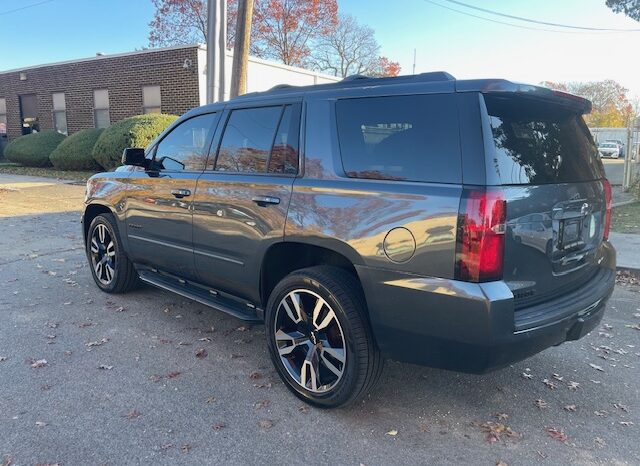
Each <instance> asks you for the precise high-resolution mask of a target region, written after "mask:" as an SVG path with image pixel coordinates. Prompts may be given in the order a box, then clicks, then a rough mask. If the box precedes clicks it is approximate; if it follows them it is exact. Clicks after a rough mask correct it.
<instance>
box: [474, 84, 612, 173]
mask: <svg viewBox="0 0 640 466" xmlns="http://www.w3.org/2000/svg"><path fill="white" fill-rule="evenodd" d="M484 101H485V103H486V106H487V111H488V114H489V125H490V130H491V136H492V138H493V147H492V149H491V150H490V151H489V154H488V158H489V159H490V161H489V167H488V169H489V170H495V172H496V174H497V177H498V180H497V183H498V184H548V183H572V182H580V181H591V180H597V179H600V178H603V177H604V168H603V166H602V162H601V161H600V158H599V157H598V149H597V147H596V145H595V143H594V142H593V138H592V137H591V133H590V132H589V129H588V128H587V125H586V124H585V123H584V120H583V119H582V115H579V114H577V113H575V112H573V111H571V110H569V109H566V108H564V107H562V106H560V105H554V104H550V103H548V102H541V101H536V100H534V99H530V98H524V97H497V96H489V95H485V96H484ZM485 130H487V128H485Z"/></svg>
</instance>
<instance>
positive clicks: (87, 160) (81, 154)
mask: <svg viewBox="0 0 640 466" xmlns="http://www.w3.org/2000/svg"><path fill="white" fill-rule="evenodd" d="M102 131H103V129H102V128H90V129H83V130H82V131H78V132H77V133H74V134H72V135H71V136H69V137H68V138H66V139H65V140H64V141H62V142H61V143H60V145H59V146H58V147H56V149H55V150H54V151H53V152H52V153H51V155H50V156H49V160H51V163H52V164H53V166H54V167H55V168H57V169H58V170H98V169H100V165H98V164H97V163H96V161H95V160H93V155H92V152H93V146H95V144H96V141H97V140H98V137H100V134H102Z"/></svg>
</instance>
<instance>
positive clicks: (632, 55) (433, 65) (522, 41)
mask: <svg viewBox="0 0 640 466" xmlns="http://www.w3.org/2000/svg"><path fill="white" fill-rule="evenodd" d="M42 1H43V0H20V1H13V0H0V44H2V47H0V49H1V50H2V51H1V52H0V70H6V69H13V68H19V67H21V66H28V65H37V64H41V63H49V62H55V61H61V60H69V59H74V58H83V57H88V56H92V55H95V53H96V52H105V53H118V52H126V51H131V50H133V49H135V48H140V47H142V46H145V45H147V36H148V23H149V21H150V20H151V18H152V16H153V6H152V5H151V1H150V0H47V1H45V2H44V3H40V2H42ZM433 1H434V2H436V3H440V4H442V5H446V6H448V7H451V8H454V9H457V10H460V11H464V12H467V13H470V14H475V15H478V16H483V17H486V18H490V19H495V20H498V21H504V22H509V23H513V24H519V25H522V26H527V27H532V28H538V29H543V28H547V27H545V26H540V25H534V24H530V23H523V22H519V21H515V20H511V19H506V18H500V17H496V16H492V15H489V14H486V13H481V12H478V11H473V10H470V9H466V8H464V7H462V6H456V5H453V4H451V3H447V2H446V0H433ZM462 1H464V2H465V3H469V4H473V5H477V6H481V7H483V8H487V9H492V10H497V11H501V12H503V13H507V14H511V15H516V16H523V17H528V18H532V19H536V20H541V21H546V22H555V23H564V24H571V25H578V26H587V27H598V28H621V29H629V28H637V29H640V23H639V22H636V21H633V20H630V19H628V18H626V17H624V16H623V15H616V14H614V13H612V12H611V11H610V10H609V9H608V8H607V7H606V6H605V0H553V1H552V0H537V1H532V0H512V1H510V2H505V1H502V0H462ZM38 3H40V4H38ZM338 3H339V7H340V11H341V12H344V13H348V14H351V15H353V16H355V17H356V18H357V19H358V21H360V22H361V23H363V24H367V25H369V26H371V27H372V28H373V29H374V30H375V31H376V37H377V39H378V41H379V42H380V44H381V45H382V47H383V53H384V54H385V55H387V56H388V57H389V58H391V59H393V60H397V61H399V62H400V64H401V65H402V70H403V73H410V72H411V70H412V64H413V50H414V48H415V49H416V51H417V60H416V72H424V71H433V70H445V71H448V72H450V73H451V74H453V75H454V76H456V77H457V78H480V77H497V78H507V79H512V80H518V81H523V82H529V83H538V82H540V81H543V80H550V81H590V80H602V79H615V80H616V81H618V82H620V83H621V84H623V85H624V86H625V87H627V88H628V89H630V91H631V94H633V95H635V96H637V97H640V53H638V50H640V48H639V45H640V32H633V33H603V32H589V33H582V32H575V31H574V32H572V33H559V32H550V31H543V30H531V29H522V28H517V27H512V26H508V25H502V24H497V23H493V22H489V21H485V20H482V19H479V18H473V17H470V16H466V15H464V14H461V13H457V12H453V11H450V10H447V9H445V8H442V7H440V6H437V5H434V4H433V3H429V2H428V1H426V0H386V1H373V0H338ZM31 4H37V5H36V6H33V7H31V8H25V9H23V10H19V11H14V12H9V13H5V12H7V11H9V10H13V9H15V8H20V7H23V6H28V5H31Z"/></svg>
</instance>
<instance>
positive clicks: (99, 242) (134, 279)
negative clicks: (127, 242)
mask: <svg viewBox="0 0 640 466" xmlns="http://www.w3.org/2000/svg"><path fill="white" fill-rule="evenodd" d="M86 252H87V258H88V259H89V266H90V268H91V275H92V276H93V280H94V281H95V282H96V285H98V287H99V288H100V289H101V290H102V291H104V292H106V293H126V292H127V291H130V290H132V289H134V288H135V287H136V286H137V285H138V273H137V272H136V270H135V269H134V267H133V264H132V263H131V261H130V260H129V258H128V257H127V255H126V254H125V252H124V250H123V248H122V241H121V240H120V235H119V233H118V227H117V224H116V220H115V218H114V216H113V215H112V214H100V215H98V216H96V218H94V219H93V221H92V222H91V224H90V225H89V232H88V234H87V243H86Z"/></svg>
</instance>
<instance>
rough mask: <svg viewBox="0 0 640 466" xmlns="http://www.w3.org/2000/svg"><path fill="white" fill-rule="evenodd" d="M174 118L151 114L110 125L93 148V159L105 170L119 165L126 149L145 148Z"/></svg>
mask: <svg viewBox="0 0 640 466" xmlns="http://www.w3.org/2000/svg"><path fill="white" fill-rule="evenodd" d="M176 118H178V117H177V116H175V115H164V114H158V113H152V114H148V115H138V116H134V117H131V118H127V119H126V120H121V121H119V122H117V123H114V124H112V125H111V126H109V127H108V128H107V129H105V130H104V131H103V133H102V134H101V135H100V137H99V138H98V141H97V142H96V145H95V146H94V147H93V159H94V160H95V161H96V162H98V163H99V164H100V165H101V166H103V167H104V168H106V169H112V168H115V167H117V166H118V165H120V160H121V159H122V151H123V150H124V149H125V148H127V147H146V146H147V145H148V144H149V143H150V142H151V141H153V140H154V139H155V138H156V136H158V135H159V134H160V133H161V132H162V131H163V130H164V129H165V128H166V127H167V126H169V125H170V124H171V123H172V122H173V121H174V120H175V119H176Z"/></svg>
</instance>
